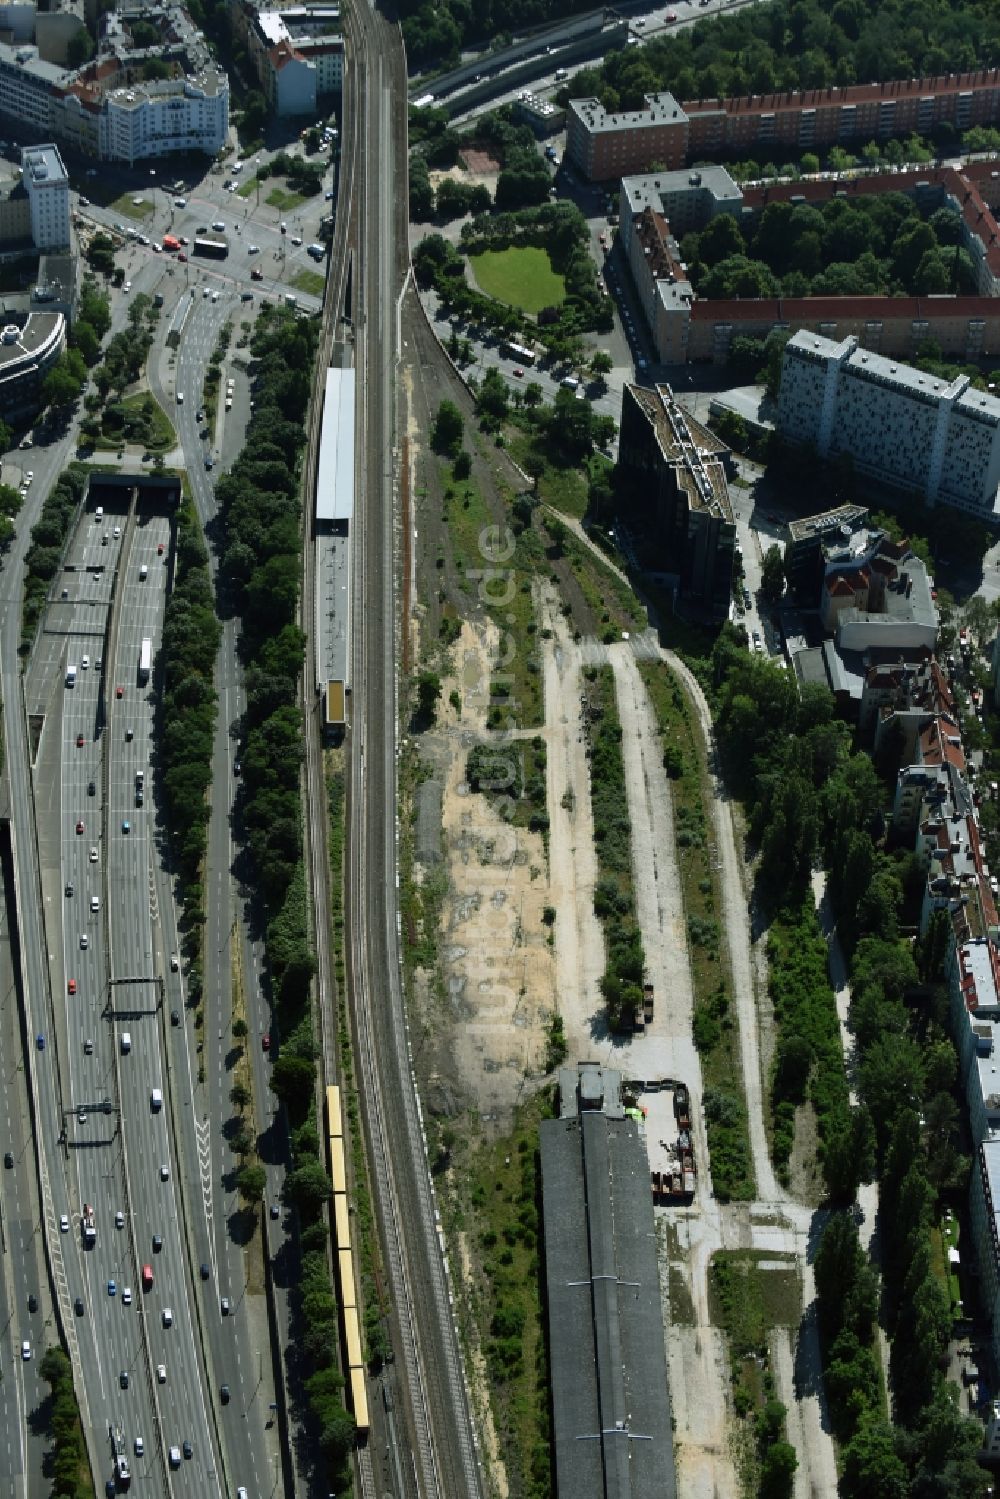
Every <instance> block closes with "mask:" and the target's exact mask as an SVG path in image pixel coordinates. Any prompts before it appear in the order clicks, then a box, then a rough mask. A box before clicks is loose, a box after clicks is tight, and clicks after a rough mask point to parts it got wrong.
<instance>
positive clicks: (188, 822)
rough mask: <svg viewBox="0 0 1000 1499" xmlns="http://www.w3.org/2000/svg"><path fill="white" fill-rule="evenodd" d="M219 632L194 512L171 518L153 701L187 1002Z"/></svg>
mask: <svg viewBox="0 0 1000 1499" xmlns="http://www.w3.org/2000/svg"><path fill="white" fill-rule="evenodd" d="M220 639H221V627H220V625H219V621H218V619H217V617H216V613H215V599H214V597H213V592H212V579H211V574H210V573H209V568H208V552H207V549H206V547H205V540H204V537H203V536H202V532H201V526H200V524H199V522H198V516H197V514H196V512H195V508H194V504H193V503H192V501H191V500H190V498H188V497H186V496H185V497H183V498H182V499H181V502H180V505H179V507H178V510H177V517H176V547H175V564H174V586H173V589H172V591H171V593H170V594H169V596H168V598H167V604H166V609H165V611H164V616H163V643H162V648H161V651H160V659H161V661H162V663H163V691H162V695H161V697H160V699H159V706H158V718H159V724H158V728H157V744H158V755H159V772H160V778H161V785H162V788H163V797H164V804H165V808H166V812H167V826H168V827H169V829H170V841H171V847H172V849H173V854H174V867H175V870H176V873H177V878H178V880H179V883H180V889H181V896H182V899H183V902H184V914H185V918H186V920H187V922H188V923H189V926H188V941H187V947H188V957H189V959H190V960H191V965H192V966H191V969H190V971H189V976H188V997H189V999H190V1000H191V1001H192V1002H193V1003H195V1004H196V1003H197V1001H198V999H199V997H200V994H201V972H200V968H199V967H198V961H199V955H200V950H201V939H200V928H201V924H202V922H203V921H204V916H205V911H204V891H203V888H202V884H201V879H202V861H203V860H204V857H205V844H206V839H207V830H208V823H209V818H210V816H211V813H210V809H209V804H208V792H209V789H210V787H211V784H212V753H213V749H214V736H215V717H216V707H217V698H216V692H215V684H214V672H215V658H216V655H217V653H218V649H219V641H220Z"/></svg>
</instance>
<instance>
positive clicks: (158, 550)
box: [156, 541, 163, 557]
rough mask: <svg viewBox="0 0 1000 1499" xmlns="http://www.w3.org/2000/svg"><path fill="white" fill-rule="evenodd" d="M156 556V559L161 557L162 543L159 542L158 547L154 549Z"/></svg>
mask: <svg viewBox="0 0 1000 1499" xmlns="http://www.w3.org/2000/svg"><path fill="white" fill-rule="evenodd" d="M156 555H157V556H158V557H162V556H163V542H162V541H161V542H160V544H159V546H158V547H157V548H156Z"/></svg>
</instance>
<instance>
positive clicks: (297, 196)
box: [265, 187, 306, 213]
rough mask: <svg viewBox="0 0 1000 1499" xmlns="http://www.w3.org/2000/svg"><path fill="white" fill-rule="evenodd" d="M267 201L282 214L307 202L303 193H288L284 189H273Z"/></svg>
mask: <svg viewBox="0 0 1000 1499" xmlns="http://www.w3.org/2000/svg"><path fill="white" fill-rule="evenodd" d="M265 201H266V202H268V203H270V205H271V207H272V208H276V209H277V210H278V211H279V213H281V212H287V211H288V210H289V209H290V208H298V206H299V204H300V203H304V202H305V201H306V200H305V198H304V197H303V195H302V193H292V192H288V191H286V189H285V188H283V187H272V189H271V191H270V192H269V193H268V195H267V198H266V200H265Z"/></svg>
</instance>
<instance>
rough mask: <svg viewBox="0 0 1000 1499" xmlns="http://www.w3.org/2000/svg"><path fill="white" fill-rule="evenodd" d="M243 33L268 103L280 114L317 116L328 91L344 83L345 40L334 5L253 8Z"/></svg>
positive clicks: (339, 90)
mask: <svg viewBox="0 0 1000 1499" xmlns="http://www.w3.org/2000/svg"><path fill="white" fill-rule="evenodd" d="M243 23H244V24H243V34H244V35H245V36H246V39H247V44H248V49H249V52H250V55H251V57H252V58H253V61H254V66H255V67H256V70H257V76H258V78H259V79H260V83H261V87H262V89H263V90H264V93H265V94H266V95H267V99H268V103H269V104H270V106H271V108H272V109H273V111H274V113H275V114H276V115H279V116H287V115H307V116H312V117H314V118H315V115H316V112H317V109H318V107H319V105H318V101H319V99H320V97H321V96H322V95H324V94H339V93H340V92H341V90H342V89H343V85H344V41H343V37H342V35H341V34H340V11H339V9H338V8H337V7H335V6H321V5H315V6H304V5H301V6H300V5H297V6H290V7H286V8H285V9H283V10H259V11H256V12H255V11H253V9H252V7H251V8H249V9H248V12H247V14H246V15H245V16H244V17H243Z"/></svg>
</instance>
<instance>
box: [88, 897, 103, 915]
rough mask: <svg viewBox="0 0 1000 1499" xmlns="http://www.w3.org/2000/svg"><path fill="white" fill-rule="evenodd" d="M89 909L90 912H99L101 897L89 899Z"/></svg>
mask: <svg viewBox="0 0 1000 1499" xmlns="http://www.w3.org/2000/svg"><path fill="white" fill-rule="evenodd" d="M90 909H91V910H92V911H99V910H100V909H101V897H100V896H99V895H92V896H91V897H90Z"/></svg>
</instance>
